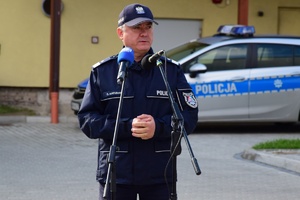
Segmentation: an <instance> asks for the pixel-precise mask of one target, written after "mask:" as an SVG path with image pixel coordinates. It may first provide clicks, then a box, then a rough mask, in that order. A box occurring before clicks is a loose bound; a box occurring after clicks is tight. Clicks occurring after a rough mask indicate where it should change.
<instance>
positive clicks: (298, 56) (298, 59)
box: [294, 47, 300, 65]
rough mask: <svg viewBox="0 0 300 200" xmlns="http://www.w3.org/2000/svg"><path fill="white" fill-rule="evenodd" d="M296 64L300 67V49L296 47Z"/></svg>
mask: <svg viewBox="0 0 300 200" xmlns="http://www.w3.org/2000/svg"><path fill="white" fill-rule="evenodd" d="M294 62H295V63H294V64H295V65H300V47H295V55H294Z"/></svg>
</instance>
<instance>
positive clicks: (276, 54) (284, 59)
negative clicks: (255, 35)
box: [257, 44, 293, 68]
mask: <svg viewBox="0 0 300 200" xmlns="http://www.w3.org/2000/svg"><path fill="white" fill-rule="evenodd" d="M292 65H293V46H291V45H281V44H257V67H260V68H264V67H282V66H292Z"/></svg>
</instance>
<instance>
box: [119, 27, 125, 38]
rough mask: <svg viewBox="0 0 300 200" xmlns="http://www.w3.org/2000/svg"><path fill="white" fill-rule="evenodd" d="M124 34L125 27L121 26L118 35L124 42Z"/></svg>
mask: <svg viewBox="0 0 300 200" xmlns="http://www.w3.org/2000/svg"><path fill="white" fill-rule="evenodd" d="M123 33H124V27H123V26H119V27H118V28H117V34H118V36H119V38H120V39H121V40H123Z"/></svg>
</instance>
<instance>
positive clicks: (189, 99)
mask: <svg viewBox="0 0 300 200" xmlns="http://www.w3.org/2000/svg"><path fill="white" fill-rule="evenodd" d="M182 95H183V97H184V100H185V102H186V104H187V105H188V106H190V107H192V108H197V106H198V103H197V99H196V97H195V95H194V94H193V93H192V92H189V93H185V92H183V93H182Z"/></svg>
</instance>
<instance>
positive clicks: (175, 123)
mask: <svg viewBox="0 0 300 200" xmlns="http://www.w3.org/2000/svg"><path fill="white" fill-rule="evenodd" d="M156 65H157V66H158V68H159V70H160V73H161V75H162V77H163V80H164V83H165V85H166V88H167V91H168V97H169V100H170V102H171V107H172V111H173V115H172V132H171V157H172V191H171V195H170V200H177V191H176V182H177V156H178V155H180V153H181V146H180V142H181V137H182V136H183V137H184V139H185V142H186V145H187V147H188V151H189V153H190V157H191V161H192V164H193V167H194V170H195V173H196V174H197V175H200V174H201V170H200V167H199V165H198V161H197V159H196V158H195V156H194V153H193V151H192V148H191V145H190V142H189V140H188V137H187V133H186V130H185V128H184V119H183V117H182V114H181V112H180V110H179V107H178V104H177V103H176V102H175V100H174V96H173V94H172V90H171V88H170V85H169V83H168V81H167V77H166V75H165V73H164V69H163V63H162V62H161V60H160V59H158V60H157V62H156Z"/></svg>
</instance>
